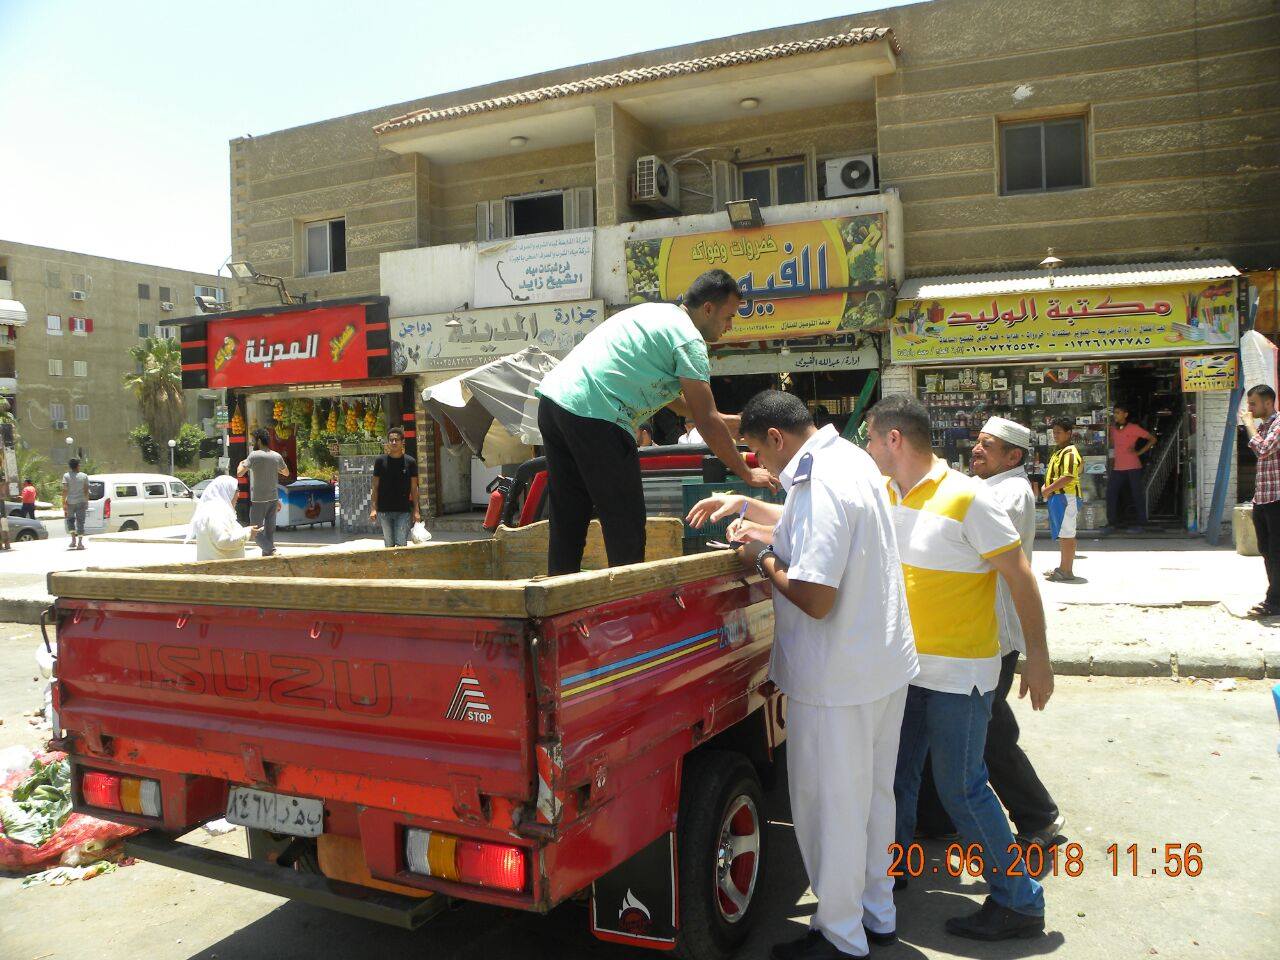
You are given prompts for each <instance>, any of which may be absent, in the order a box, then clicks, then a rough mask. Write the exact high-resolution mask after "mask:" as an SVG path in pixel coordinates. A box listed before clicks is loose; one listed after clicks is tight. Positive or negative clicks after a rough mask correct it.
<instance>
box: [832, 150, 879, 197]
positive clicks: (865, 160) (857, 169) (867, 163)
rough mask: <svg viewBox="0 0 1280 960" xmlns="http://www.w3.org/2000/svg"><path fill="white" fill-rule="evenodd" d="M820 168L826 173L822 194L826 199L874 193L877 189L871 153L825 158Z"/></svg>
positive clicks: (877, 183) (873, 160)
mask: <svg viewBox="0 0 1280 960" xmlns="http://www.w3.org/2000/svg"><path fill="white" fill-rule="evenodd" d="M822 169H823V172H824V173H825V174H826V182H825V184H824V185H823V188H822V195H823V196H824V197H826V198H827V199H831V198H832V197H854V196H857V195H859V194H863V193H875V192H876V191H877V190H878V189H879V182H878V181H877V178H876V157H875V154H873V153H864V154H860V155H859V156H856V157H836V158H835V159H833V160H826V161H823V164H822Z"/></svg>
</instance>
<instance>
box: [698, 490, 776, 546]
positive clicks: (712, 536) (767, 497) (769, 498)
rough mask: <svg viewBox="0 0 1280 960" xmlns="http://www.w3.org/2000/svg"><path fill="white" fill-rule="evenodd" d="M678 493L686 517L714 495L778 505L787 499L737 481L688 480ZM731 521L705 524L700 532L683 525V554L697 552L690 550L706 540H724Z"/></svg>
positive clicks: (731, 518)
mask: <svg viewBox="0 0 1280 960" xmlns="http://www.w3.org/2000/svg"><path fill="white" fill-rule="evenodd" d="M680 492H681V494H682V496H683V498H684V516H686V517H687V516H688V515H689V511H690V510H692V509H693V505H694V504H695V503H697V502H698V501H699V500H703V499H705V498H706V497H709V496H711V495H712V494H716V493H741V494H744V495H746V496H748V497H754V498H755V499H756V500H764V501H766V502H768V503H778V504H780V503H782V502H783V501H784V500H786V498H787V495H786V494H785V493H783V492H782V491H781V490H779V491H778V492H777V493H772V492H770V491H769V490H766V489H761V488H759V487H749V486H747V485H746V484H745V483H743V482H742V481H741V480H737V479H735V480H726V481H725V482H723V483H701V482H699V481H697V480H689V481H686V482H685V484H684V486H683V487H682V488H681V491H680ZM733 520H734V518H733V517H726V518H725V519H724V520H719V521H717V522H715V523H709V524H707V525H706V526H705V527H703V528H702V529H701V530H695V529H693V528H692V527H690V526H689V524H687V523H686V524H685V525H684V540H685V544H684V545H685V552H686V553H689V552H695V553H696V552H698V550H697V549H691V548H693V547H695V546H696V547H697V548H698V549H701V545H702V544H705V543H706V542H707V541H708V540H724V539H725V538H726V536H727V532H728V530H729V524H730V523H732V522H733ZM695 542H696V543H695Z"/></svg>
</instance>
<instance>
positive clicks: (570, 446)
mask: <svg viewBox="0 0 1280 960" xmlns="http://www.w3.org/2000/svg"><path fill="white" fill-rule="evenodd" d="M741 302H742V295H741V292H740V291H739V289H738V283H737V281H736V280H734V279H733V277H732V276H730V275H729V274H728V273H726V272H725V271H723V270H709V271H707V272H706V273H704V274H703V275H702V276H700V277H698V278H697V279H696V280H694V281H693V283H692V285H690V287H689V290H688V292H687V293H686V294H685V296H684V302H683V303H682V304H680V305H676V304H672V303H643V304H639V305H638V306H634V307H630V308H629V309H627V310H623V311H622V312H621V313H618V314H616V315H614V316H612V317H610V318H609V319H608V320H606V321H605V322H604V323H602V324H601V325H600V326H599V327H597V328H596V329H595V330H593V331H592V332H591V333H589V334H587V336H586V337H585V338H583V340H582V342H581V343H580V344H578V345H577V346H576V347H574V348H573V350H572V351H571V352H570V353H569V355H568V356H567V357H565V359H564V360H562V361H561V362H560V363H559V364H557V365H556V367H555V368H554V369H553V370H552V371H551V372H550V373H548V374H547V375H546V377H545V378H543V381H542V384H541V385H540V386H539V387H538V391H537V392H538V396H539V397H540V398H541V403H539V405H538V428H539V430H540V431H541V433H542V444H543V448H544V450H545V452H546V457H547V474H548V476H547V479H548V483H549V489H548V495H549V497H550V504H551V533H550V543H549V546H548V551H547V572H548V574H550V575H551V576H556V575H559V574H563V573H577V572H578V571H579V570H581V569H582V552H583V549H584V548H585V547H586V542H587V527H588V525H589V524H590V522H591V516H592V513H593V511H594V513H595V514H596V515H597V516H598V517H599V518H600V527H601V529H602V531H603V533H604V545H605V551H606V552H607V553H608V556H609V565H610V566H614V567H616V566H622V565H623V564H628V563H640V562H642V561H643V560H644V547H645V509H644V485H643V484H642V483H641V480H640V457H639V454H638V452H637V449H636V426H637V425H638V424H639V423H642V422H643V421H645V420H647V419H648V418H649V417H650V416H651V415H652V414H653V413H654V411H656V410H660V409H661V408H663V407H665V406H668V405H670V406H672V407H673V409H675V410H676V412H677V413H683V414H684V415H685V416H688V417H691V418H692V419H693V422H694V423H695V424H696V425H697V427H698V430H699V432H701V434H702V436H703V438H704V441H705V443H706V444H707V446H708V447H710V448H711V450H712V452H713V453H715V454H716V456H718V457H719V458H720V459H721V460H723V461H724V463H725V465H726V466H728V468H729V470H730V471H731V472H733V473H734V474H736V475H737V476H739V477H741V478H742V479H743V480H744V481H746V482H747V483H749V484H750V485H751V486H753V487H771V488H774V489H776V486H777V481H776V480H774V478H773V477H772V476H771V475H770V473H769V472H768V471H767V470H764V469H763V468H760V467H756V468H754V469H753V468H751V467H749V466H747V463H746V461H745V460H743V459H742V455H741V454H740V453H739V452H738V448H737V445H736V444H735V443H734V439H733V435H732V434H731V433H730V430H729V426H728V424H727V423H726V419H728V420H729V421H730V422H733V421H735V420H736V418H732V417H730V418H726V417H725V416H723V415H722V414H721V413H720V412H719V411H717V410H716V404H715V399H714V398H713V397H712V395H711V362H710V359H709V358H708V356H707V344H708V343H714V342H715V341H717V340H719V339H720V338H721V337H722V336H724V334H725V331H727V330H728V329H729V324H730V323H731V322H732V319H733V315H734V314H735V313H736V312H737V310H738V306H739V304H740V303H741Z"/></svg>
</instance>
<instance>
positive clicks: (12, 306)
mask: <svg viewBox="0 0 1280 960" xmlns="http://www.w3.org/2000/svg"><path fill="white" fill-rule="evenodd" d="M0 323H7V324H9V325H10V326H13V327H23V326H26V323H27V308H26V307H24V306H23V305H22V304H21V303H19V302H18V301H17V300H0Z"/></svg>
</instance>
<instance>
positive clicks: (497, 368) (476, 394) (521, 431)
mask: <svg viewBox="0 0 1280 960" xmlns="http://www.w3.org/2000/svg"><path fill="white" fill-rule="evenodd" d="M557 362H558V361H557V360H556V358H555V357H552V356H550V355H548V354H546V353H543V352H542V351H541V350H539V349H538V348H537V347H526V348H525V349H524V350H521V351H520V352H519V353H514V354H512V355H511V356H509V357H501V358H499V359H497V360H493V361H491V362H489V363H486V364H485V365H484V366H482V367H476V368H475V369H474V370H468V371H467V372H466V373H462V374H459V375H458V376H456V377H451V378H450V379H448V380H445V381H444V382H443V383H437V384H436V385H435V386H431V387H427V389H425V390H423V391H422V402H423V404H424V405H425V406H426V408H427V412H428V413H429V414H431V416H432V417H434V418H435V419H436V420H438V421H440V423H441V424H442V425H445V426H451V427H452V428H453V430H454V431H456V432H457V433H458V434H459V435H460V436H461V437H462V440H463V442H464V443H466V445H467V446H468V447H470V448H471V452H472V453H474V454H475V455H476V456H477V457H479V458H480V459H481V460H483V461H484V462H485V464H486V465H487V466H497V465H498V464H502V463H514V462H517V461H519V460H522V459H525V458H526V456H527V454H525V453H524V451H523V450H522V449H521V448H523V447H530V446H540V445H541V444H542V434H541V433H539V432H538V397H537V395H536V394H535V393H534V391H535V390H536V389H537V387H538V384H539V383H541V382H542V378H543V377H544V376H546V375H547V372H548V371H550V370H551V368H552V367H554V366H555V365H556V363H557ZM499 427H500V428H501V430H499V429H498V428H499ZM504 434H505V436H504ZM510 441H514V442H515V444H516V445H517V446H513V444H512V443H511V442H510Z"/></svg>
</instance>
